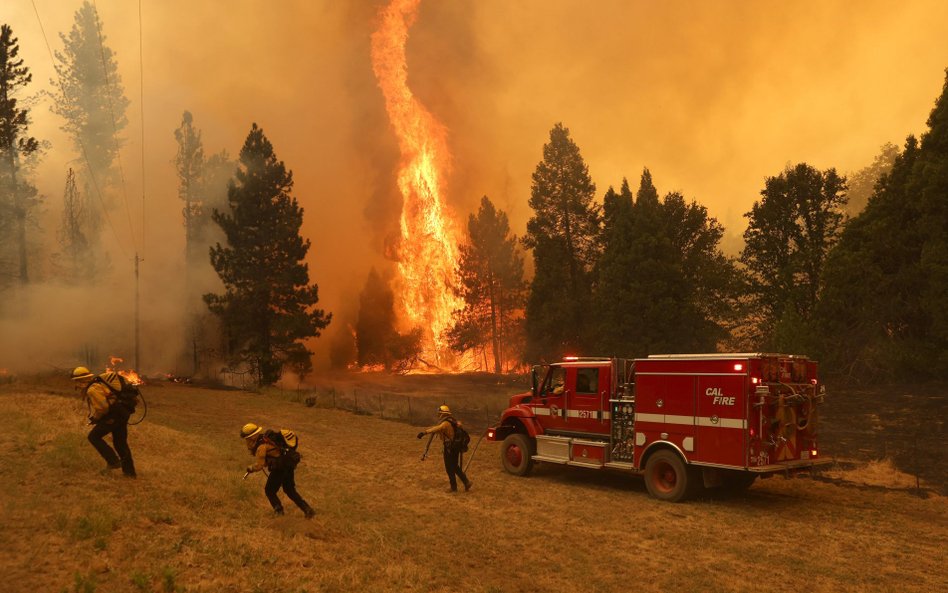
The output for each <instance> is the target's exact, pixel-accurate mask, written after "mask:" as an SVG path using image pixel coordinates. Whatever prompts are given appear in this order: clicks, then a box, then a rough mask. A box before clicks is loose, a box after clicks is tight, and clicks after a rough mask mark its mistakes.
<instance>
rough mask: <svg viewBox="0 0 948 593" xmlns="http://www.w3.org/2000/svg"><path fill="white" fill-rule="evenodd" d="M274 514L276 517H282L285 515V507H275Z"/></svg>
mask: <svg viewBox="0 0 948 593" xmlns="http://www.w3.org/2000/svg"><path fill="white" fill-rule="evenodd" d="M273 515H274V516H275V517H282V516H283V507H273Z"/></svg>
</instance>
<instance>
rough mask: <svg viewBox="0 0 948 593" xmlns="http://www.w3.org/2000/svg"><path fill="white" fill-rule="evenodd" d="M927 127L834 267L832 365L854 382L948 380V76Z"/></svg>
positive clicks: (827, 342)
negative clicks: (869, 380) (868, 380)
mask: <svg viewBox="0 0 948 593" xmlns="http://www.w3.org/2000/svg"><path fill="white" fill-rule="evenodd" d="M927 123H928V127H929V130H928V131H927V132H926V133H925V134H924V135H923V136H922V138H921V141H920V142H919V141H918V140H916V139H915V138H914V137H913V136H909V137H908V139H907V140H906V143H905V147H904V149H903V150H902V153H901V154H899V155H898V157H897V158H896V159H895V163H894V165H893V166H892V170H891V172H890V173H889V174H888V175H885V176H884V177H883V178H882V179H881V180H880V182H879V183H878V184H877V186H876V190H875V192H874V193H873V195H872V197H871V198H870V199H869V203H868V204H867V205H866V208H865V210H863V212H862V213H861V214H860V215H859V216H857V217H855V218H853V219H852V221H850V223H849V224H848V225H847V226H846V229H845V230H844V232H843V234H842V237H841V238H840V241H839V244H838V245H837V246H836V248H835V249H834V250H833V251H832V253H831V254H830V256H829V258H828V261H827V263H826V271H825V274H824V283H825V288H824V291H823V294H822V298H821V301H820V306H819V309H818V312H819V315H818V319H819V324H818V327H819V329H820V331H821V337H822V343H823V344H824V348H823V353H822V356H823V357H824V359H825V360H826V361H827V362H828V363H829V367H830V368H836V369H837V372H840V373H842V374H847V375H850V376H852V377H854V378H862V379H880V378H881V379H905V378H909V379H911V380H915V381H917V380H919V379H926V378H938V379H942V380H944V379H946V378H948V306H946V303H948V232H946V231H945V229H946V228H948V71H946V81H945V86H944V88H943V90H942V94H941V96H940V97H939V98H938V99H937V100H936V102H935V107H934V109H933V110H932V112H931V115H930V116H929V118H928V122H927Z"/></svg>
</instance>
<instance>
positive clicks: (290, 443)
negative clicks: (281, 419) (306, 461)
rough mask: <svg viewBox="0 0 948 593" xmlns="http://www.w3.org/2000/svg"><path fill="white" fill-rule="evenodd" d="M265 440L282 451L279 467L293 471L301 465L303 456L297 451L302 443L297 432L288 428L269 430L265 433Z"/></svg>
mask: <svg viewBox="0 0 948 593" xmlns="http://www.w3.org/2000/svg"><path fill="white" fill-rule="evenodd" d="M263 438H264V439H266V440H267V441H268V442H269V443H270V444H271V445H273V446H274V447H276V448H277V449H278V450H279V451H280V457H279V458H277V461H276V465H277V467H283V468H288V469H293V468H295V467H296V466H297V465H299V462H300V460H301V459H302V458H303V456H302V455H300V452H299V451H297V449H298V448H299V444H300V442H299V439H298V438H297V437H296V433H295V432H293V431H292V430H289V429H286V428H281V429H280V430H268V431H266V432H264V433H263Z"/></svg>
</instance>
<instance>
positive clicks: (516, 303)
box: [449, 196, 525, 373]
mask: <svg viewBox="0 0 948 593" xmlns="http://www.w3.org/2000/svg"><path fill="white" fill-rule="evenodd" d="M467 229H468V236H469V238H470V243H468V244H467V245H461V248H460V251H461V263H460V277H461V285H460V287H459V288H458V293H459V294H460V296H461V297H462V298H463V299H464V308H463V309H459V310H458V311H456V312H455V320H456V323H455V326H454V328H453V329H452V330H451V332H450V334H449V336H450V338H451V346H452V347H453V348H454V349H455V350H457V351H459V352H463V351H466V350H469V349H472V348H479V349H481V350H482V351H483V352H484V353H485V358H486V353H487V351H489V352H490V355H491V359H492V360H491V363H492V366H493V369H494V372H495V373H500V372H502V370H503V363H504V362H505V361H506V360H509V359H511V358H512V357H513V356H512V355H513V353H512V352H511V351H510V350H511V349H510V342H511V340H512V338H513V336H514V335H516V334H517V333H518V332H517V331H516V328H517V325H518V324H517V319H516V316H517V315H518V313H520V312H522V310H523V301H524V290H525V285H524V282H523V257H522V256H521V255H520V253H519V251H518V249H517V237H516V236H515V235H511V234H510V225H509V224H508V222H507V215H506V214H505V213H504V212H503V211H500V210H497V209H496V208H494V205H493V204H492V203H491V201H490V200H489V199H488V198H487V196H484V197H483V198H481V207H480V209H479V210H478V212H477V214H476V215H475V214H471V216H470V218H469V219H468V223H467ZM518 357H519V353H518ZM485 366H487V365H486V364H485Z"/></svg>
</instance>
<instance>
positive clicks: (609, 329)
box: [595, 169, 736, 356]
mask: <svg viewBox="0 0 948 593" xmlns="http://www.w3.org/2000/svg"><path fill="white" fill-rule="evenodd" d="M722 236H723V229H722V227H721V226H720V224H718V222H717V221H716V220H715V219H714V218H710V217H709V216H708V213H707V209H706V208H704V207H703V206H700V205H698V204H697V203H695V202H692V203H690V204H689V203H687V202H686V201H685V199H684V197H683V196H682V195H681V194H678V193H669V194H667V195H666V196H665V198H664V199H663V200H661V201H660V200H659V198H658V191H657V190H656V189H655V186H654V185H653V183H652V177H651V174H650V173H649V171H648V169H646V170H645V171H644V172H643V173H642V179H641V183H640V186H639V190H638V192H637V194H636V197H635V199H634V200H633V197H632V192H631V190H630V188H629V185H628V182H627V181H625V180H623V183H622V187H621V190H620V192H619V193H618V194H617V193H615V191H614V190H613V189H612V188H610V189H609V191H607V192H606V195H605V197H604V200H603V231H602V257H601V259H600V261H599V264H598V267H597V274H598V282H597V285H596V296H595V311H596V317H597V320H598V323H599V326H598V331H597V351H598V352H602V353H607V354H611V355H621V356H644V355H647V354H649V353H656V352H695V351H705V350H714V349H715V347H716V345H717V343H718V341H719V340H721V339H722V338H724V337H725V336H726V334H727V330H726V323H727V322H728V321H729V320H730V319H731V318H732V317H733V304H734V301H735V298H736V288H735V283H736V272H735V270H734V265H733V263H732V262H731V261H730V260H728V259H727V258H726V257H725V256H724V255H723V254H722V253H721V251H720V249H719V243H720V240H721V237H722Z"/></svg>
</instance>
